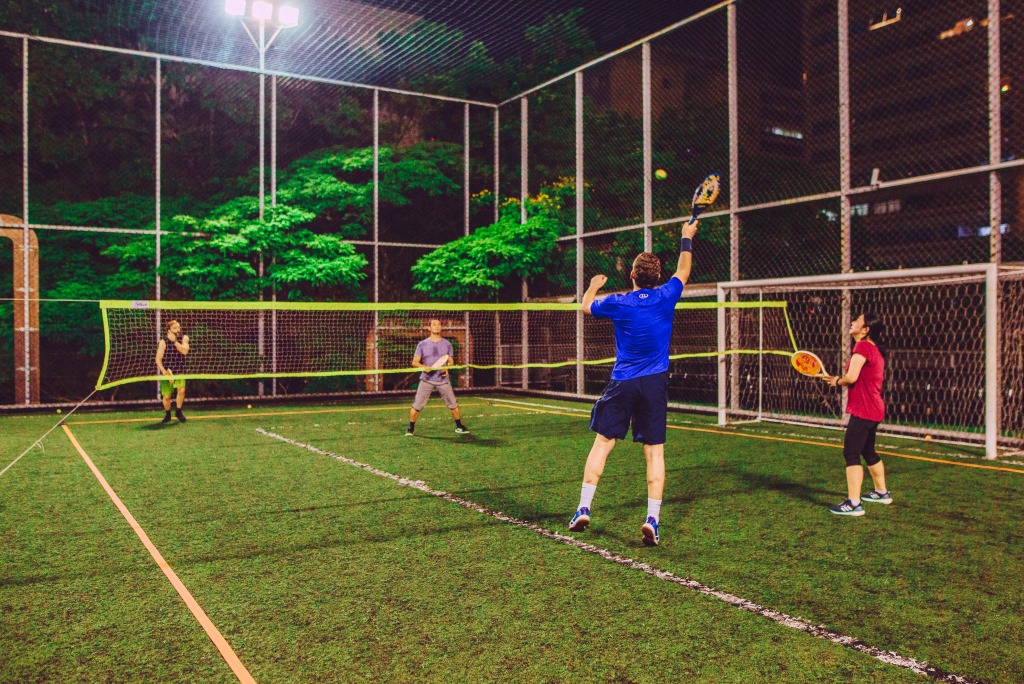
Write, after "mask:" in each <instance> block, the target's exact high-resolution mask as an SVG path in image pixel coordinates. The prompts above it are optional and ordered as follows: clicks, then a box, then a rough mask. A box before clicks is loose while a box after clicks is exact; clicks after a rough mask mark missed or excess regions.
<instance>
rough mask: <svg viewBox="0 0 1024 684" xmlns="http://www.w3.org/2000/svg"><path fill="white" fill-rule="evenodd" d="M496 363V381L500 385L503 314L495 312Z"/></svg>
mask: <svg viewBox="0 0 1024 684" xmlns="http://www.w3.org/2000/svg"><path fill="white" fill-rule="evenodd" d="M494 363H495V364H497V366H498V367H497V369H495V370H496V373H495V378H494V382H495V384H496V385H497V386H498V387H501V385H502V377H501V365H502V363H503V360H502V353H501V314H500V313H499V312H497V311H495V312H494Z"/></svg>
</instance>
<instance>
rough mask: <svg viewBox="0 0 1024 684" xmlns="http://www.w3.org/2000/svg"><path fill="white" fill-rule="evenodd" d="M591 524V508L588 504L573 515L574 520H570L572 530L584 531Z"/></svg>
mask: <svg viewBox="0 0 1024 684" xmlns="http://www.w3.org/2000/svg"><path fill="white" fill-rule="evenodd" d="M589 524H590V509H589V508H587V507H586V506H584V507H582V508H581V509H579V510H578V511H576V515H574V516H572V520H570V521H569V531H570V532H582V531H583V530H585V529H587V525H589Z"/></svg>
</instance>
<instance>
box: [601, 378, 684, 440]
mask: <svg viewBox="0 0 1024 684" xmlns="http://www.w3.org/2000/svg"><path fill="white" fill-rule="evenodd" d="M667 417H668V373H667V372H665V373H657V374H656V375H644V376H642V377H639V378H632V379H630V380H612V381H611V382H609V383H608V387H606V388H605V390H604V394H603V395H601V398H600V399H598V400H597V403H595V404H594V408H593V410H592V411H591V412H590V429H591V430H593V431H594V432H596V433H597V434H599V435H601V436H602V437H607V438H608V439H625V438H626V432H627V431H628V430H629V428H630V427H632V428H633V441H634V442H642V443H643V444H664V443H665V422H666V420H667Z"/></svg>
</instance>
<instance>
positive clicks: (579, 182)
mask: <svg viewBox="0 0 1024 684" xmlns="http://www.w3.org/2000/svg"><path fill="white" fill-rule="evenodd" d="M583 152H584V149H583V72H582V71H577V72H576V303H577V304H580V303H582V302H583V278H584V277H585V273H584V268H583V265H584V264H583V182H584V179H583ZM583 341H584V340H583V310H582V309H579V310H578V311H577V312H576V394H583V392H584V387H585V385H586V383H585V382H584V380H585V378H584V377H583V373H584V365H583V358H584V355H585V353H586V349H585V348H584V344H583Z"/></svg>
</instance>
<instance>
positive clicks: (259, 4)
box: [250, 0, 274, 21]
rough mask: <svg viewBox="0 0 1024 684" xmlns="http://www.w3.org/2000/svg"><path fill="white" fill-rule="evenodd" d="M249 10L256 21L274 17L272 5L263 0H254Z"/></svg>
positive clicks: (268, 19)
mask: <svg viewBox="0 0 1024 684" xmlns="http://www.w3.org/2000/svg"><path fill="white" fill-rule="evenodd" d="M250 11H251V13H252V18H253V19H255V20H256V21H270V20H271V19H272V18H273V17H274V6H273V5H271V4H270V3H269V2H265V0H255V2H253V3H252V9H251V10H250Z"/></svg>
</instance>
